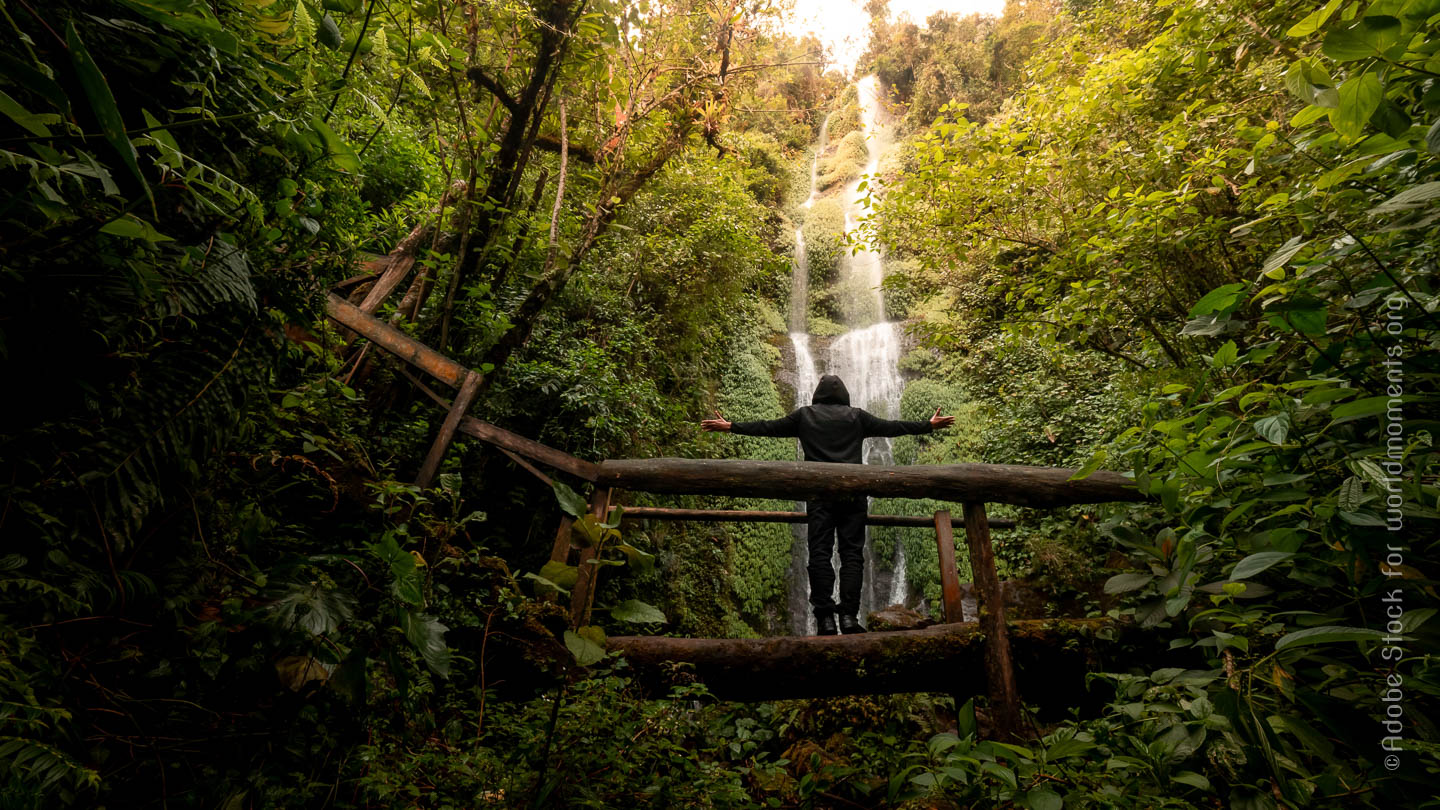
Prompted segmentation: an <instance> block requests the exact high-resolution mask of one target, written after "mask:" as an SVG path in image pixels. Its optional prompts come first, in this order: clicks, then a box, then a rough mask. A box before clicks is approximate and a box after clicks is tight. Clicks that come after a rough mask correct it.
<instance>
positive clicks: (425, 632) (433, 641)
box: [400, 608, 450, 678]
mask: <svg viewBox="0 0 1440 810" xmlns="http://www.w3.org/2000/svg"><path fill="white" fill-rule="evenodd" d="M400 629H401V630H402V631H404V633H405V639H406V640H407V641H409V642H410V646H412V647H414V648H415V649H416V651H417V652H419V653H420V657H421V658H423V659H425V665H426V666H428V667H430V670H431V671H432V672H434V673H435V674H436V675H439V676H440V677H442V678H448V677H450V648H449V647H447V646H445V631H447V630H449V629H450V628H448V627H446V626H445V625H443V624H441V623H440V622H439V621H437V620H436V619H435V617H434V616H429V615H427V614H424V613H420V612H417V611H412V610H410V609H409V608H401V609H400Z"/></svg>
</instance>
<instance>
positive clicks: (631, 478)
mask: <svg viewBox="0 0 1440 810" xmlns="http://www.w3.org/2000/svg"><path fill="white" fill-rule="evenodd" d="M384 278H385V277H384V276H382V280H383V279H384ZM374 297H375V296H374V294H373V293H372V294H371V295H369V296H367V298H366V300H365V302H364V303H363V304H362V306H361V307H357V306H355V305H353V304H351V303H349V302H348V301H346V300H344V299H342V298H340V297H338V296H335V295H333V294H332V295H331V296H330V297H329V300H328V312H329V315H330V317H331V318H332V319H333V320H334V321H336V322H337V323H339V324H340V325H342V326H344V327H346V328H348V329H350V330H352V331H354V332H356V333H357V334H359V335H361V336H363V337H365V338H367V339H368V340H370V341H371V342H372V343H373V344H374V345H376V346H379V347H381V348H383V349H385V350H386V351H388V352H390V353H391V354H393V355H395V356H396V357H399V358H400V359H402V360H404V361H406V362H407V363H409V364H410V365H412V366H414V367H415V368H417V369H419V370H420V371H423V372H425V373H426V374H428V375H430V376H431V377H433V378H434V379H436V380H438V381H440V382H442V383H444V384H446V385H448V386H450V387H452V388H455V389H456V394H455V396H454V399H453V400H451V401H446V400H445V399H444V397H442V396H441V395H439V394H437V393H435V392H434V391H432V390H430V389H429V388H428V387H427V386H425V385H424V384H423V383H422V382H421V381H419V380H415V381H416V382H417V384H419V385H420V387H421V388H422V389H423V390H424V391H425V392H426V393H427V394H428V395H429V396H430V397H431V398H432V399H435V400H436V401H437V402H438V403H440V404H441V405H442V406H443V407H445V408H447V414H446V417H445V420H444V422H443V423H442V424H441V427H440V430H439V432H438V434H437V435H436V437H435V440H434V442H433V443H432V444H431V446H430V449H429V452H428V453H427V454H426V456H425V460H424V462H423V464H422V465H421V467H420V472H419V474H418V475H417V478H416V483H418V484H420V485H422V486H428V485H429V484H430V483H432V482H433V480H434V478H435V475H436V473H437V472H438V471H439V468H440V462H441V460H442V459H443V457H444V455H445V452H446V450H447V449H448V447H449V445H450V443H451V442H452V441H453V439H454V437H455V434H456V433H457V432H460V433H464V434H466V435H469V436H473V437H475V438H477V439H480V440H482V441H485V442H487V443H489V444H491V445H493V446H495V447H496V448H498V449H499V450H500V451H501V452H503V453H505V455H507V456H508V457H509V458H511V459H512V460H513V461H515V462H516V463H517V464H518V465H520V466H521V467H523V468H525V469H526V470H528V471H529V472H531V473H532V474H534V475H535V476H537V477H538V478H539V479H540V480H542V481H544V482H546V483H547V484H548V483H550V482H551V479H550V478H549V476H547V475H546V474H545V473H544V472H543V471H541V470H540V469H538V468H537V467H536V466H535V463H536V462H538V463H539V464H542V465H545V466H548V467H551V468H553V469H555V470H559V471H561V472H564V473H566V474H568V475H571V476H574V477H576V478H579V479H581V480H583V481H587V482H590V483H592V484H593V485H594V489H593V491H592V493H591V496H590V510H591V514H594V515H595V516H597V517H603V516H605V515H607V514H608V513H609V511H610V505H611V503H610V502H611V499H612V497H613V496H614V495H615V493H616V492H617V491H619V490H627V489H628V490H633V491H637V492H650V493H656V494H676V495H679V494H686V495H712V496H738V497H758V498H776V499H784V500H794V501H801V500H816V499H834V498H840V497H859V496H870V497H891V498H928V499H934V500H940V501H951V502H955V503H959V504H960V505H961V516H960V517H953V516H952V515H951V513H950V512H949V511H948V510H941V511H938V512H936V513H935V514H934V515H933V517H911V516H902V515H869V516H867V520H866V523H867V524H868V525H872V526H926V527H932V526H933V527H934V529H935V539H936V547H937V550H938V553H939V558H940V577H941V602H942V607H943V613H944V619H945V622H946V623H958V622H960V621H961V620H962V617H961V593H960V582H959V576H958V571H957V567H956V563H955V540H954V535H953V531H952V530H953V529H954V528H959V527H963V528H964V531H965V540H966V543H967V545H968V547H969V551H970V565H971V568H972V570H973V572H974V578H975V583H974V585H975V590H976V591H977V592H978V595H979V606H980V616H979V619H980V621H979V628H980V630H981V632H982V633H983V635H984V662H985V674H986V678H985V681H986V684H987V685H988V690H987V691H988V693H989V696H990V700H991V706H992V712H993V715H992V716H993V720H994V725H995V728H996V732H997V734H998V735H999V736H1000V737H1001V738H1008V737H1012V736H1014V735H1016V733H1017V732H1018V730H1019V728H1020V699H1019V694H1018V690H1017V687H1016V681H1015V673H1014V667H1013V665H1012V662H1011V651H1010V640H1009V635H1008V631H1007V629H1006V622H1005V604H1004V600H1003V597H1002V595H1001V590H1000V581H999V578H998V577H997V575H996V572H995V555H994V550H993V545H992V543H991V540H990V530H991V529H999V528H1010V527H1011V526H1012V525H1013V523H1011V522H1010V521H1001V520H993V521H992V520H990V519H989V518H988V516H987V515H986V509H985V506H986V504H988V503H1006V504H1015V505H1019V506H1029V507H1055V506H1065V505H1071V504H1084V503H1102V502H1108V501H1137V500H1140V499H1141V497H1142V496H1141V495H1140V494H1139V493H1138V492H1137V491H1136V489H1135V487H1134V484H1133V483H1132V482H1131V481H1130V480H1129V479H1127V478H1125V477H1123V476H1121V475H1118V474H1116V473H1113V472H1105V471H1101V472H1096V473H1093V474H1092V475H1090V476H1088V477H1086V478H1083V479H1080V480H1073V479H1072V476H1073V474H1074V470H1068V469H1059V468H1051V467H1025V466H1018V465H1003V464H1001V465H997V464H949V465H914V466H904V467H882V466H872V465H858V464H829V463H820V462H802V461H796V462H780V461H748V460H738V459H680V458H650V459H611V460H606V461H602V462H599V463H598V464H597V463H593V462H589V461H584V460H582V459H579V458H576V457H574V456H571V455H569V454H568V453H565V452H562V451H560V450H556V449H554V448H552V447H547V446H545V445H543V444H540V443H539V442H536V441H533V440H530V439H527V438H524V437H523V436H518V435H516V434H514V433H511V432H509V431H507V430H504V429H502V428H499V427H496V426H494V425H491V424H489V423H487V422H483V421H481V420H479V419H476V418H474V417H471V416H468V415H466V412H467V411H468V410H469V409H470V406H471V404H472V403H473V401H474V399H475V396H476V394H477V393H478V391H479V388H480V383H481V375H480V373H479V372H477V371H475V370H473V369H468V368H466V367H464V366H463V365H461V364H459V363H457V362H455V361H454V360H452V359H450V358H448V357H445V356H444V355H442V354H440V353H439V352H436V351H435V350H433V349H431V348H429V347H427V346H425V345H424V344H422V343H420V342H419V341H416V340H414V339H413V338H411V337H409V336H407V335H405V334H404V333H402V332H400V331H399V330H397V329H395V328H393V327H391V326H389V325H388V324H385V323H382V322H381V321H379V320H377V319H376V318H374V317H373V316H372V315H371V313H372V312H373V311H374V309H373V305H372V300H371V299H373V298H374ZM412 379H414V378H413V377H412ZM624 514H625V516H626V517H627V518H631V519H634V518H643V519H649V520H688V521H703V522H720V521H741V522H785V523H800V522H804V521H805V519H806V518H805V514H804V513H803V512H773V511H747V510H715V509H671V508H661V507H628V508H626V509H625V512H624ZM571 536H572V523H571V519H570V517H569V516H565V517H563V518H562V519H561V524H560V527H559V530H558V531H557V532H556V535H555V540H554V544H553V546H552V548H551V559H552V560H558V561H561V562H568V561H569V560H570V559H571V558H572V557H574V558H576V560H575V564H576V565H577V567H578V571H579V575H578V577H577V581H576V583H575V587H574V588H573V589H572V591H571V613H570V619H571V622H572V624H573V625H575V626H580V625H583V624H585V623H586V622H587V621H588V617H589V613H590V608H591V604H592V602H593V599H594V593H595V587H596V581H595V578H596V577H597V576H598V575H599V571H600V566H598V565H593V564H590V563H591V561H592V560H593V558H594V554H595V551H594V548H593V547H589V546H587V547H584V548H575V547H574V546H573V545H572V543H571ZM930 635H931V636H935V638H937V639H941V641H942V642H945V643H953V641H954V639H953V638H950V637H951V636H954V635H955V632H954V631H946V630H943V629H941V630H938V631H936V632H932V633H930ZM927 638H928V636H927V637H926V638H921V637H918V636H917V637H916V639H915V640H914V643H915V644H919V645H924V644H926V643H929V642H927V640H926V639H927ZM946 639H948V641H946ZM674 641H675V642H680V641H684V642H685V643H684V644H669V645H668V646H665V644H664V643H662V647H664V649H665V650H670V652H669V653H668V654H669V655H672V656H674V657H675V658H677V659H681V660H685V659H688V660H692V662H698V661H700V660H711V659H716V658H717V656H718V657H719V658H720V659H733V658H734V656H735V655H740V654H742V648H744V649H749V647H746V646H745V645H740V646H736V645H735V644H732V643H731V641H732V640H727V639H686V640H679V639H676V640H674ZM789 641H790V642H791V646H790V647H788V648H787V649H790V650H803V654H804V655H811V656H816V655H818V656H819V657H820V658H822V659H823V658H825V656H826V653H827V651H834V650H842V649H845V648H848V647H855V648H856V649H857V650H860V648H861V647H863V646H864V645H866V644H869V645H870V646H871V647H876V649H881V648H882V647H885V646H886V645H883V644H882V645H880V646H878V647H877V646H876V645H877V644H879V643H880V642H879V641H878V640H877V639H874V638H870V639H865V638H863V637H860V636H839V637H834V638H816V639H803V640H801V639H795V640H789ZM610 643H611V646H612V647H616V648H619V649H626V647H627V645H629V646H631V647H634V651H635V652H636V653H641V652H642V650H644V651H648V654H650V655H652V656H653V655H654V654H655V650H652V649H651V648H652V647H654V646H655V644H656V642H655V641H654V640H644V639H624V638H612V639H611V640H610ZM937 643H938V642H937ZM796 644H799V645H801V646H798V647H797V646H795V645H796ZM887 644H888V642H887ZM647 645H648V646H647ZM727 645H728V646H727ZM817 645H818V646H817ZM750 646H752V647H753V646H755V645H750ZM889 646H894V645H893V644H890V645H889ZM672 648H673V649H672ZM832 648H833V650H832ZM757 649H758V648H757ZM866 649H869V648H868V647H867V648H866ZM937 649H938V648H937ZM861 652H863V650H861ZM751 654H752V655H754V654H755V653H751ZM939 654H941V655H949V654H950V653H943V652H942V653H939ZM772 657H773V655H772ZM753 663H754V662H752V664H753ZM897 682H903V683H913V682H914V681H913V679H910V680H905V679H899V681H897ZM752 693H753V694H755V695H763V694H766V693H765V690H764V689H760V690H759V691H754V690H751V692H745V693H744V694H752Z"/></svg>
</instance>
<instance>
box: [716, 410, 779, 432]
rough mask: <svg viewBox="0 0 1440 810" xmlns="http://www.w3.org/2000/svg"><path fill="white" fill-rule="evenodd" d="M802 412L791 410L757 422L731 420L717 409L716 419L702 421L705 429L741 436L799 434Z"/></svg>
mask: <svg viewBox="0 0 1440 810" xmlns="http://www.w3.org/2000/svg"><path fill="white" fill-rule="evenodd" d="M799 416H800V412H799V411H791V412H790V414H789V415H788V416H783V417H781V418H779V419H761V420H758V421H755V422H730V421H727V420H726V419H725V417H723V416H721V415H720V412H719V411H715V418H714V419H705V420H703V421H701V422H700V427H701V429H703V430H718V431H724V432H729V433H735V434H738V435H741V436H797V435H799V433H798V430H799V427H800V418H799Z"/></svg>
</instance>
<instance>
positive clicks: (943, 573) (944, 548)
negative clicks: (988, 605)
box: [935, 509, 964, 705]
mask: <svg viewBox="0 0 1440 810" xmlns="http://www.w3.org/2000/svg"><path fill="white" fill-rule="evenodd" d="M950 527H951V522H950V512H949V511H947V510H944V509H942V510H940V511H939V512H936V513H935V544H936V545H937V546H939V548H940V597H941V599H942V600H943V601H944V603H945V621H946V622H947V623H954V622H960V621H964V610H963V609H962V608H961V605H960V574H959V571H958V570H957V569H956V567H955V534H954V532H952V531H951V530H950ZM957 705H958V704H957Z"/></svg>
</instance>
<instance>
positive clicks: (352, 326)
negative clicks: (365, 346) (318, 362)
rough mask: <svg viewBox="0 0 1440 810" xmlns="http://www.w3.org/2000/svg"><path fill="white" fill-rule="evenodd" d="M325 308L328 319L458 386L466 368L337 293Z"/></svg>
mask: <svg viewBox="0 0 1440 810" xmlns="http://www.w3.org/2000/svg"><path fill="white" fill-rule="evenodd" d="M325 311H326V313H327V314H328V315H329V316H330V319H331V320H333V321H335V322H336V323H338V324H340V325H341V326H343V327H345V328H347V329H349V330H351V331H353V332H356V333H358V334H360V335H361V336H363V337H364V338H366V339H367V340H369V341H370V342H371V343H374V344H375V345H377V346H379V347H380V348H382V349H384V350H385V351H387V352H390V353H391V354H393V355H395V356H396V357H398V358H400V359H401V360H404V361H405V362H407V363H409V364H410V365H412V366H414V367H416V368H418V369H420V370H421V371H423V372H425V373H426V374H429V375H430V376H431V377H434V378H435V379H437V380H439V381H440V382H443V383H445V384H446V385H449V386H451V387H452V388H459V387H460V383H461V381H463V380H464V379H465V374H466V373H467V372H469V371H470V369H468V368H466V367H464V366H462V365H460V364H459V363H457V362H455V361H454V360H451V359H450V358H448V357H446V356H445V355H443V354H441V353H439V352H437V351H435V350H434V349H432V348H430V347H429V346H426V345H425V344H424V343H421V342H420V341H418V340H416V339H414V338H412V337H410V336H409V335H407V334H405V333H404V332H401V331H400V330H399V329H396V328H394V327H392V326H390V325H389V324H387V323H382V322H381V321H380V320H378V319H376V318H375V317H374V316H371V315H366V314H365V313H364V312H361V311H360V308H359V307H357V306H355V305H354V304H352V303H350V302H349V301H346V300H345V299H343V298H341V297H339V296H338V295H334V294H331V295H329V296H328V297H327V298H326V299H325ZM462 430H463V426H462Z"/></svg>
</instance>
